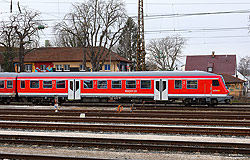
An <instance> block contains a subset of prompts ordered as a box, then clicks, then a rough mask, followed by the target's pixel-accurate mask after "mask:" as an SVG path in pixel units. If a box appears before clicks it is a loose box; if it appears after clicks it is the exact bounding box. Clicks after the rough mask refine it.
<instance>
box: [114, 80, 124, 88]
mask: <svg viewBox="0 0 250 160" xmlns="http://www.w3.org/2000/svg"><path fill="white" fill-rule="evenodd" d="M112 88H114V89H121V88H122V81H112Z"/></svg>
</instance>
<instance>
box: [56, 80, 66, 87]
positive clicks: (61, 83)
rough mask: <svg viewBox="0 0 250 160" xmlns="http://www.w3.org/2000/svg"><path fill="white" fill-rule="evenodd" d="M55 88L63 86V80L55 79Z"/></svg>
mask: <svg viewBox="0 0 250 160" xmlns="http://www.w3.org/2000/svg"><path fill="white" fill-rule="evenodd" d="M56 88H65V81H56Z"/></svg>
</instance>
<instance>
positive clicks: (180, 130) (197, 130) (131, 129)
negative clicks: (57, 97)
mask: <svg viewBox="0 0 250 160" xmlns="http://www.w3.org/2000/svg"><path fill="white" fill-rule="evenodd" d="M0 128H2V129H10V128H11V129H25V130H27V129H32V130H39V131H41V130H43V131H44V130H58V131H92V132H122V133H124V132H125V133H155V134H184V135H222V136H250V129H249V128H223V127H188V126H186V127H181V126H178V127H176V126H167V127H166V126H151V125H145V126H142V125H140V126H138V125H104V124H103V125H98V124H65V123H33V122H0Z"/></svg>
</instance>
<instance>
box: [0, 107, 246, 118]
mask: <svg viewBox="0 0 250 160" xmlns="http://www.w3.org/2000/svg"><path fill="white" fill-rule="evenodd" d="M82 113H84V114H85V117H88V118H90V117H98V118H101V117H123V118H172V119H176V118H178V119H211V120H215V119H217V120H250V112H247V111H234V112H233V111H228V112H225V111H209V112H206V111H172V110H170V111H140V110H138V111H133V113H130V112H129V111H123V112H121V113H116V112H115V111H110V110H60V112H56V113H55V112H54V110H26V109H23V110H15V109H12V110H0V116H3V115H21V116H24V115H26V116H34V115H37V116H57V117H80V115H81V114H82Z"/></svg>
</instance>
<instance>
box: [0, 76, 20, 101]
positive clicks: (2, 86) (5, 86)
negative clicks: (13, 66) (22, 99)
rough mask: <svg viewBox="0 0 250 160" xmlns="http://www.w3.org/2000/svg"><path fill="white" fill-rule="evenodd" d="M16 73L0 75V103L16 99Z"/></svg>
mask: <svg viewBox="0 0 250 160" xmlns="http://www.w3.org/2000/svg"><path fill="white" fill-rule="evenodd" d="M16 81H17V74H16V73H0V101H1V102H10V101H11V100H14V99H15V98H16V96H17V95H16V89H17V88H16Z"/></svg>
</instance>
